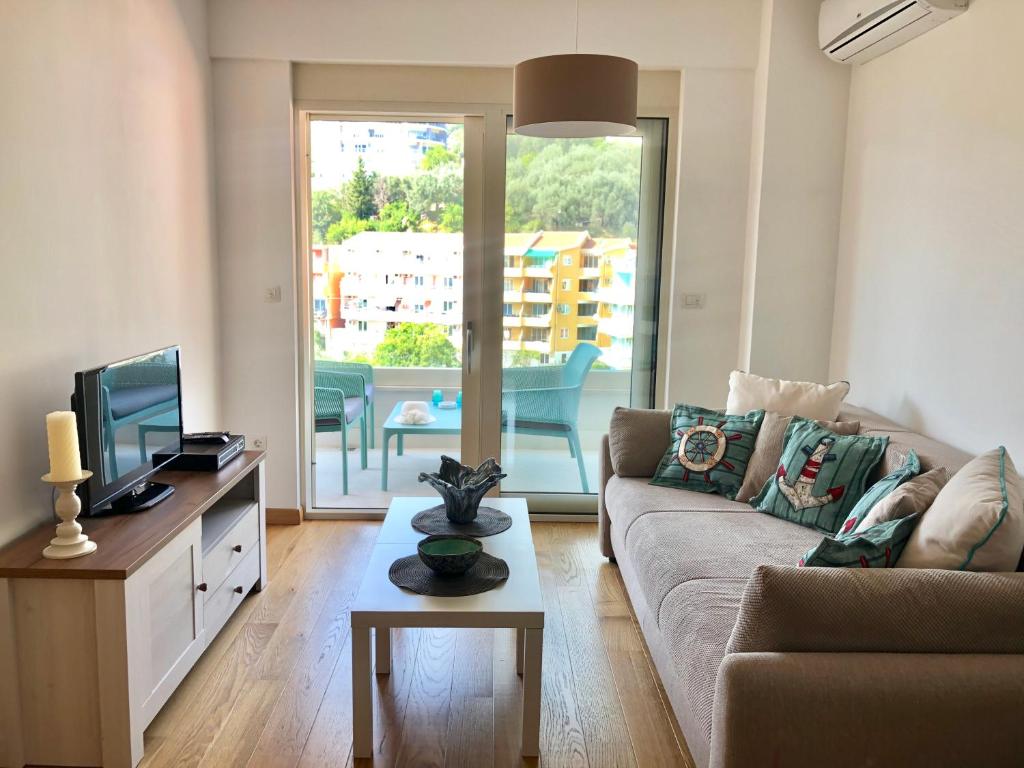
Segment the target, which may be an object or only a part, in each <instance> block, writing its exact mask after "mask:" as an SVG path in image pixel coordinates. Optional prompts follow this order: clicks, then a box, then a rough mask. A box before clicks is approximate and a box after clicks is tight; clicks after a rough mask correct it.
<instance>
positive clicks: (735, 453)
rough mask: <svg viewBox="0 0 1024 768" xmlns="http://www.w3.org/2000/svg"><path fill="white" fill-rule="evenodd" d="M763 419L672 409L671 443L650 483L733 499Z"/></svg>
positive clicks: (680, 407)
mask: <svg viewBox="0 0 1024 768" xmlns="http://www.w3.org/2000/svg"><path fill="white" fill-rule="evenodd" d="M763 418H764V411H751V412H750V413H747V414H744V415H743V416H726V415H725V414H723V413H722V412H721V411H711V410H708V409H707V408H699V407H697V406H695V405H677V406H676V407H675V410H673V411H672V432H671V440H672V442H671V443H670V444H669V446H668V450H666V451H665V455H664V456H663V457H662V459H661V463H660V464H658V470H657V472H655V473H654V478H653V479H652V480H651V485H662V486H667V487H669V488H681V489H685V490H690V491H699V492H701V493H718V494H721V495H722V496H725V497H726V498H729V499H733V498H735V497H736V492H737V491H738V490H739V489H740V485H742V484H743V475H744V474H746V471H747V462H749V461H750V456H751V454H752V453H753V452H754V441H755V440H756V439H757V431H758V430H759V429H760V428H761V420H762V419H763Z"/></svg>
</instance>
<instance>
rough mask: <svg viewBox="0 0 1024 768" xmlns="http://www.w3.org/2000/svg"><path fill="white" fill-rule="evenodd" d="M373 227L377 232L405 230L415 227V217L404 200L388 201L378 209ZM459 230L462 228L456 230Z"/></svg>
mask: <svg viewBox="0 0 1024 768" xmlns="http://www.w3.org/2000/svg"><path fill="white" fill-rule="evenodd" d="M375 223H376V226H375V227H374V228H375V229H376V230H377V231H378V232H406V231H409V230H412V229H414V228H415V225H416V218H415V217H414V216H413V213H412V211H411V210H410V209H409V204H408V203H407V202H405V201H404V200H399V201H396V202H393V203H388V204H387V205H385V206H384V207H383V208H381V209H380V214H379V216H378V217H377V221H376V222H375ZM458 231H459V232H461V231H462V229H459V230H458Z"/></svg>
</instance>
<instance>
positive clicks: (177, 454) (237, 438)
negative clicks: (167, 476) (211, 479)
mask: <svg viewBox="0 0 1024 768" xmlns="http://www.w3.org/2000/svg"><path fill="white" fill-rule="evenodd" d="M244 450H245V435H229V436H228V442H226V443H221V442H217V443H185V444H184V445H181V446H171V448H170V449H168V451H167V453H166V454H158V455H155V456H154V457H153V460H154V461H156V460H157V459H163V458H164V457H165V456H166V457H167V459H168V461H170V464H168V465H167V467H166V468H167V469H171V470H183V471H186V472H216V471H217V470H219V469H221V468H222V467H223V466H224V465H225V464H227V463H228V462H229V461H231V460H232V459H233V458H235V457H236V456H239V455H241V453H242V451H244Z"/></svg>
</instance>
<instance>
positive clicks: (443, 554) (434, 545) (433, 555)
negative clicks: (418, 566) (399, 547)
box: [416, 534, 484, 576]
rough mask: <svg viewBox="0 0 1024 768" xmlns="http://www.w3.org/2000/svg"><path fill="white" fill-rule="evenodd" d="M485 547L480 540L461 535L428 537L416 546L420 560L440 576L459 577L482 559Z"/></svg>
mask: <svg viewBox="0 0 1024 768" xmlns="http://www.w3.org/2000/svg"><path fill="white" fill-rule="evenodd" d="M483 550H484V546H483V544H481V543H480V541H479V539H474V538H473V537H472V536H463V535H460V534H439V535H437V536H427V538H425V539H423V540H422V541H421V542H420V543H419V544H417V545H416V551H417V552H418V553H419V556H420V560H422V561H423V564H424V565H426V566H427V567H428V568H429V569H430V570H432V571H433V572H434V573H436V574H438V575H439V576H458V575H460V574H463V573H465V572H466V571H468V570H469V569H470V568H472V567H473V566H474V565H476V561H477V560H479V559H480V553H481V552H483Z"/></svg>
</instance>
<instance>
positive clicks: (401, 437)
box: [380, 400, 462, 491]
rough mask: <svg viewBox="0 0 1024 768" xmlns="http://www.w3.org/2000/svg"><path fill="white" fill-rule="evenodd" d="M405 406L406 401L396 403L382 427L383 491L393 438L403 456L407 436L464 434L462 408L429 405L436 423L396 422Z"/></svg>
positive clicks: (385, 488)
mask: <svg viewBox="0 0 1024 768" xmlns="http://www.w3.org/2000/svg"><path fill="white" fill-rule="evenodd" d="M403 405H405V401H404V400H399V401H398V402H397V403H395V407H394V408H392V409H391V415H389V416H388V418H387V421H385V422H384V425H383V426H382V427H381V435H382V436H383V438H384V439H383V440H382V441H381V442H382V445H381V462H380V489H381V490H382V491H386V490H387V489H388V444H389V443H390V442H391V438H392V436H395V437H397V438H398V440H397V445H396V454H397V455H398V456H401V455H402V451H404V450H405V436H406V435H457V434H459V433H460V432H462V409H461V408H451V409H442V408H438V407H437V406H436V405H434V404H433V403H427V409H428V410H429V411H430V415H431V416H433V417H434V421H432V422H430V423H429V424H403V423H402V422H400V421H395V418H396V417H397V416H398V415H399V414H400V413H401V412H402V406H403Z"/></svg>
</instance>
